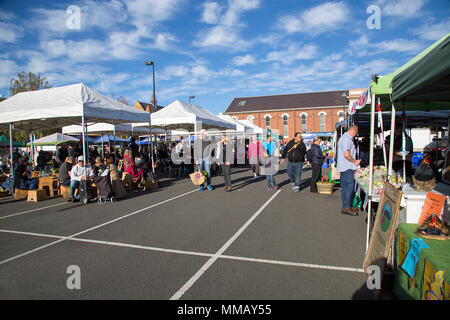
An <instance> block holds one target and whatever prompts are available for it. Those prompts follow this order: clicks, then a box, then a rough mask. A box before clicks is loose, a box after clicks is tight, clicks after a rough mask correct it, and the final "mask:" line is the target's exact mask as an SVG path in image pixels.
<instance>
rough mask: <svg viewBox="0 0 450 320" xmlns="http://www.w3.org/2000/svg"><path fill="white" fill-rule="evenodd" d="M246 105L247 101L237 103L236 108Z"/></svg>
mask: <svg viewBox="0 0 450 320" xmlns="http://www.w3.org/2000/svg"><path fill="white" fill-rule="evenodd" d="M246 103H247V101H239V102H238V106H239V107H243V106H245V104H246Z"/></svg>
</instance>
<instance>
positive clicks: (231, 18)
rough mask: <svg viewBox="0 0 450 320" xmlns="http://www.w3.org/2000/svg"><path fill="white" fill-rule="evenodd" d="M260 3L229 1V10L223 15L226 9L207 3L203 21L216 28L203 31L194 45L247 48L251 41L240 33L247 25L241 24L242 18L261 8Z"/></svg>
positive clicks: (257, 1) (244, 0) (253, 0)
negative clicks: (249, 12) (245, 39)
mask: <svg viewBox="0 0 450 320" xmlns="http://www.w3.org/2000/svg"><path fill="white" fill-rule="evenodd" d="M260 2H261V1H260V0H228V8H227V10H226V11H225V13H224V14H222V15H221V14H220V13H221V12H222V11H223V9H224V8H222V7H219V5H218V4H217V3H216V2H213V3H211V2H206V3H205V4H204V8H205V9H204V11H203V16H202V20H203V22H206V23H209V24H214V25H215V26H214V27H211V28H208V29H204V30H201V31H200V32H199V33H198V34H197V39H196V40H195V41H194V42H193V44H194V45H195V46H199V47H218V48H220V47H228V48H231V49H234V50H242V49H245V48H247V47H248V46H249V45H250V41H244V40H243V39H241V35H240V31H241V28H242V27H243V26H245V24H243V23H241V21H240V18H241V16H242V15H243V14H244V13H245V12H246V11H250V10H253V9H257V8H259V6H260ZM214 3H215V4H214ZM213 4H214V5H213ZM207 9H208V11H207ZM205 12H206V13H207V14H206V21H205Z"/></svg>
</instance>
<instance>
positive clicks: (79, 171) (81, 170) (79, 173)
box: [70, 164, 94, 181]
mask: <svg viewBox="0 0 450 320" xmlns="http://www.w3.org/2000/svg"><path fill="white" fill-rule="evenodd" d="M85 171H86V176H88V177H91V178H92V177H94V171H92V168H91V166H90V165H87V167H86V166H84V167H81V166H80V165H79V164H77V165H74V166H73V167H72V170H70V179H71V180H76V181H81V178H82V177H84V174H85Z"/></svg>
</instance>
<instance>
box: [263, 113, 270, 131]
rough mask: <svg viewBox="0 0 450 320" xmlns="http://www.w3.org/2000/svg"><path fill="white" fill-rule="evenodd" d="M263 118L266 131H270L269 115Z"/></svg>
mask: <svg viewBox="0 0 450 320" xmlns="http://www.w3.org/2000/svg"><path fill="white" fill-rule="evenodd" d="M264 118H266V129H267V130H269V129H270V115H266V116H265V117H264Z"/></svg>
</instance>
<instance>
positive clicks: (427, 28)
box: [413, 19, 450, 41]
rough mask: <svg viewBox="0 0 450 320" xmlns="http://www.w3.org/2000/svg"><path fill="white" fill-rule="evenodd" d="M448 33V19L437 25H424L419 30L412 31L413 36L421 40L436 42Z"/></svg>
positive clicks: (449, 22)
mask: <svg viewBox="0 0 450 320" xmlns="http://www.w3.org/2000/svg"><path fill="white" fill-rule="evenodd" d="M449 32H450V19H447V20H445V21H442V22H440V23H437V24H425V25H424V26H422V27H421V28H417V29H415V30H414V31H413V34H415V35H418V36H419V37H421V38H422V39H425V40H431V41H436V40H439V39H441V38H442V37H443V36H445V35H446V34H448V33H449Z"/></svg>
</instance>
